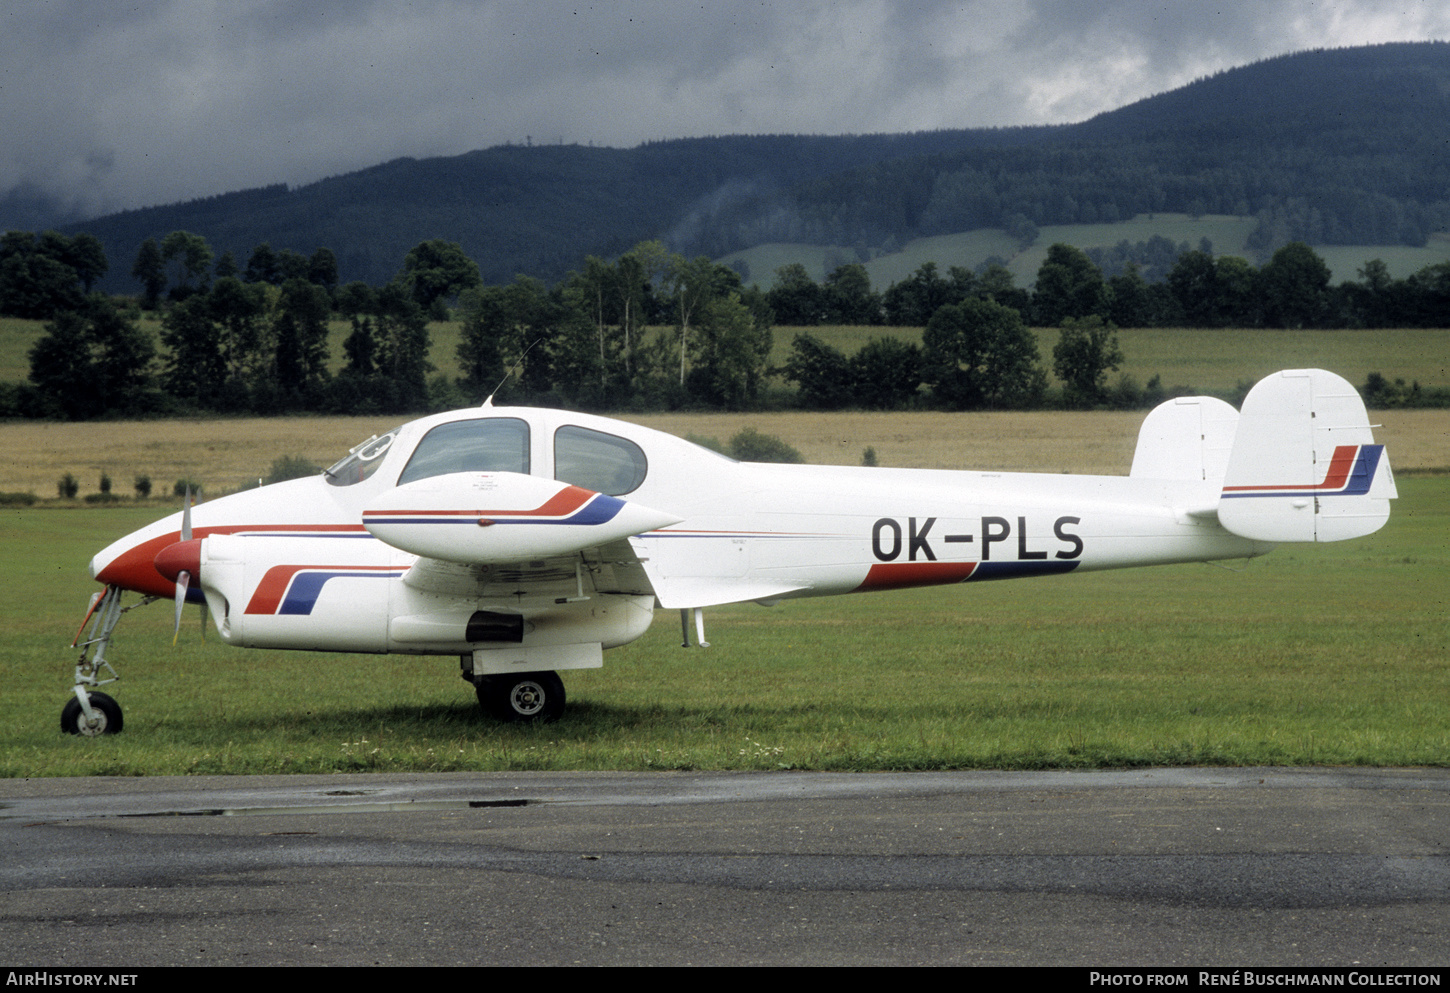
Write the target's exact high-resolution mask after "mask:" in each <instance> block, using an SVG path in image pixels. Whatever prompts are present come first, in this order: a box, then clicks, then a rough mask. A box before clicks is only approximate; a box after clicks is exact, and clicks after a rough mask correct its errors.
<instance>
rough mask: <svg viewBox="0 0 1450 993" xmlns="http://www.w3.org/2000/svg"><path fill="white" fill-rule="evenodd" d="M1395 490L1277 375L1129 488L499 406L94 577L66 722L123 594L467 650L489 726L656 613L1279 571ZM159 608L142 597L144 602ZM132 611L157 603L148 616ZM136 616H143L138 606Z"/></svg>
mask: <svg viewBox="0 0 1450 993" xmlns="http://www.w3.org/2000/svg"><path fill="white" fill-rule="evenodd" d="M1394 496H1396V492H1395V485H1394V480H1393V477H1392V475H1391V473H1390V467H1389V462H1388V460H1387V459H1386V458H1385V455H1384V449H1383V446H1381V445H1376V444H1374V438H1373V436H1372V435H1371V432H1370V424H1369V419H1368V417H1367V416H1366V414H1365V408H1364V404H1363V402H1362V401H1361V400H1360V398H1359V395H1358V394H1357V393H1356V392H1355V390H1354V388H1353V387H1352V386H1350V385H1349V383H1347V382H1345V381H1344V380H1343V379H1341V378H1340V377H1338V376H1336V375H1334V374H1332V373H1328V372H1323V371H1321V370H1317V369H1309V370H1291V371H1286V372H1279V373H1276V374H1274V375H1272V376H1269V377H1268V378H1267V379H1264V380H1263V381H1262V382H1260V383H1259V384H1258V385H1257V386H1255V387H1254V388H1253V390H1252V391H1251V392H1250V393H1249V395H1248V397H1247V398H1246V399H1245V401H1244V406H1243V411H1242V413H1240V412H1237V411H1235V410H1234V409H1233V407H1231V406H1229V405H1228V404H1226V403H1224V402H1223V401H1221V400H1216V399H1213V398H1211V397H1185V398H1180V399H1176V400H1170V401H1168V402H1166V403H1164V404H1162V405H1161V406H1159V407H1157V408H1156V409H1155V410H1153V411H1152V412H1151V413H1150V414H1149V415H1148V417H1147V420H1146V421H1145V422H1144V423H1143V427H1142V430H1141V432H1140V434H1139V436H1138V447H1137V452H1136V454H1135V455H1134V457H1133V465H1132V471H1131V472H1130V473H1129V475H1127V476H1068V475H1042V474H1026V473H1005V472H1001V473H999V472H963V471H943V470H922V469H877V468H858V467H832V466H807V465H765V464H756V463H739V462H734V461H732V460H730V459H727V458H725V457H723V456H720V455H717V454H715V453H713V452H710V451H707V450H705V449H703V448H700V447H698V446H696V445H694V444H691V443H690V442H687V441H683V440H681V439H679V438H675V437H672V436H670V435H666V434H662V433H660V432H658V431H653V430H650V429H648V428H643V427H638V426H636V425H633V424H628V423H624V422H622V421H616V420H610V419H607V418H603V417H592V416H588V415H585V414H574V413H569V412H567V411H561V410H544V409H534V408H525V407H517V408H502V407H493V406H491V404H490V403H487V402H486V403H485V404H484V405H483V407H481V408H476V409H471V410H461V411H454V412H452V413H446V414H437V415H434V416H431V417H424V418H421V419H420V420H416V421H412V422H411V423H408V424H405V425H403V426H402V427H399V428H397V429H395V430H392V431H389V432H387V433H386V434H384V435H381V436H374V437H372V438H369V439H368V440H367V441H365V442H363V443H362V444H360V445H358V446H357V447H356V448H354V449H353V450H352V451H351V452H349V453H348V455H347V456H346V457H345V458H343V459H342V460H341V461H339V462H338V463H337V464H336V465H334V466H332V468H330V469H328V470H326V471H325V472H324V473H323V474H322V475H321V476H318V477H314V478H311V479H300V480H293V481H291V482H286V483H278V484H275V485H272V486H264V487H260V488H258V489H255V490H249V491H246V492H242V493H237V494H235V495H232V496H228V497H223V498H221V499H218V500H213V501H211V502H209V503H204V504H201V505H198V506H197V507H196V508H195V509H194V510H192V509H190V508H188V510H186V511H183V512H181V513H177V514H173V515H171V516H170V517H168V518H166V519H165V520H162V521H158V522H157V523H155V524H153V525H151V526H150V527H146V528H142V529H141V530H139V531H137V532H135V533H134V534H131V535H128V536H126V537H125V538H122V539H121V540H120V541H117V542H116V543H114V544H112V545H111V546H110V547H108V548H106V549H105V550H104V551H102V552H101V553H100V554H98V555H97V556H96V557H95V558H94V559H93V560H92V561H91V574H92V575H93V576H94V577H95V578H96V579H97V580H99V581H100V582H101V583H104V584H105V590H104V592H102V593H97V594H96V595H95V596H94V597H93V598H92V603H91V610H90V613H89V614H88V615H87V620H86V621H85V622H83V623H82V625H81V628H82V631H86V625H87V624H89V625H90V628H89V632H88V633H87V634H86V635H85V637H84V640H82V638H80V637H78V638H77V644H78V645H83V647H82V650H81V657H80V661H79V663H78V664H77V666H76V684H75V698H74V699H73V700H70V701H69V703H68V704H67V706H66V708H65V711H64V714H63V716H62V722H61V723H62V727H63V728H64V729H65V730H66V731H69V732H72V733H76V734H87V735H92V734H101V733H109V732H116V731H119V730H121V711H120V708H119V707H117V705H116V703H115V701H114V700H113V699H111V698H110V697H109V696H107V695H106V694H104V693H99V692H96V691H95V688H96V687H97V686H100V685H103V684H106V683H110V682H112V681H114V679H115V671H114V669H112V668H111V666H110V665H109V664H108V663H107V661H106V658H105V650H106V646H107V645H108V643H109V641H110V638H111V635H112V632H113V631H114V629H115V626H116V623H117V621H118V620H119V619H120V617H121V614H122V612H123V608H122V606H121V596H122V593H123V591H128V590H129V591H134V592H136V593H140V594H142V595H143V596H144V597H145V598H146V599H147V600H151V599H158V598H168V599H170V598H174V599H175V602H176V612H177V623H178V624H179V623H180V614H181V607H182V602H183V600H184V599H185V600H193V601H200V600H204V601H205V603H206V605H207V607H208V608H209V610H210V613H211V616H212V618H213V619H214V622H215V625H216V629H217V631H218V632H219V633H220V634H221V638H222V640H223V641H225V642H227V643H228V644H231V645H241V646H245V647H249V648H287V649H307V650H314V651H331V652H375V653H383V652H406V653H412V654H418V655H452V656H456V657H459V658H460V659H461V661H462V669H463V678H464V679H466V680H468V681H469V682H471V683H473V684H474V686H475V687H476V688H477V691H478V699H479V702H480V704H481V705H482V706H483V708H484V709H485V710H486V711H488V712H489V713H492V714H494V715H496V716H498V717H500V718H503V719H506V720H512V721H537V720H551V719H553V718H556V717H558V716H559V714H560V713H561V712H562V710H563V708H564V687H563V683H562V682H561V681H560V679H559V676H558V675H557V671H558V670H563V669H582V668H591V667H596V666H600V665H602V664H603V650H604V649H606V648H613V647H615V646H618V645H624V644H628V643H629V642H631V641H633V640H635V639H636V638H638V637H640V636H641V635H642V634H644V632H645V630H646V629H647V628H648V627H649V624H650V620H651V618H652V617H653V616H654V611H655V608H656V606H659V607H663V608H666V609H670V610H679V611H680V619H681V626H682V628H683V629H684V637H685V641H686V643H687V644H688V642H689V619H690V615H691V612H693V616H694V621H695V628H696V640H697V642H698V643H699V644H701V645H704V644H706V642H705V637H704V625H703V620H702V616H701V608H704V607H710V606H714V605H717V604H726V603H741V602H745V601H755V602H757V603H762V604H767V605H769V604H774V603H776V602H777V601H779V600H786V599H791V598H795V597H815V596H829V595H832V594H837V593H859V592H865V591H869V590H891V589H901V588H904V587H910V586H929V585H945V584H950V583H962V582H978V581H980V580H987V579H1009V578H1018V577H1031V576H1046V575H1052V574H1056V573H1066V572H1088V571H1091V570H1095V569H1114V568H1120V567H1124V566H1138V565H1154V564H1159V563H1169V562H1195V561H1208V560H1212V559H1232V558H1243V557H1249V556H1255V555H1261V554H1263V553H1265V552H1267V551H1269V550H1270V549H1271V548H1272V547H1273V546H1274V545H1275V544H1276V543H1278V542H1286V541H1337V540H1340V539H1344V538H1354V537H1358V536H1361V535H1367V534H1370V533H1372V532H1374V531H1376V530H1378V529H1379V527H1380V526H1381V525H1382V524H1384V522H1385V521H1386V520H1387V519H1388V517H1389V500H1390V499H1391V498H1393V497H1394ZM143 602H146V601H145V600H143ZM136 606H139V604H136ZM127 609H129V608H127Z"/></svg>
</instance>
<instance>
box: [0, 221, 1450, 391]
mask: <svg viewBox="0 0 1450 993" xmlns="http://www.w3.org/2000/svg"><path fill="white" fill-rule="evenodd" d="M1163 254H1164V253H1163V248H1162V246H1161V245H1152V244H1149V245H1143V246H1137V247H1135V246H1128V245H1126V244H1124V245H1122V246H1119V247H1118V250H1116V252H1115V258H1116V261H1117V263H1118V271H1117V273H1116V274H1115V275H1113V276H1111V277H1108V278H1105V277H1104V275H1103V269H1102V268H1101V267H1100V266H1099V264H1098V263H1097V262H1095V261H1094V259H1093V257H1092V256H1090V255H1089V253H1087V252H1084V251H1082V250H1081V249H1078V248H1074V247H1072V246H1069V245H1062V244H1058V245H1053V246H1052V247H1051V248H1050V249H1049V250H1048V252H1047V256H1046V259H1045V261H1044V262H1043V264H1042V266H1041V267H1040V268H1039V270H1038V272H1037V278H1036V281H1035V285H1034V287H1033V288H1032V289H1031V290H1028V289H1026V288H1022V287H1018V286H1016V285H1014V280H1013V277H1012V274H1011V273H1010V272H1009V271H1008V270H1007V269H1006V267H1005V266H1004V265H1003V264H1002V263H1001V261H1000V260H996V261H992V262H989V263H988V264H986V265H984V266H982V267H980V268H979V269H977V270H969V269H965V268H962V267H957V266H953V267H950V268H948V269H947V271H946V272H945V274H943V273H942V272H940V271H939V270H938V267H937V266H936V265H935V263H925V264H923V265H922V266H920V267H919V268H918V269H917V270H916V271H915V272H913V273H911V274H910V275H909V276H907V277H906V278H905V279H902V280H900V281H899V282H896V283H893V284H892V285H890V286H889V287H887V288H886V289H885V291H883V292H878V291H876V290H875V289H874V288H873V287H872V285H871V280H870V277H869V275H868V273H867V271H866V269H865V267H864V266H862V265H860V264H859V263H848V264H845V265H841V266H838V267H837V268H836V269H834V270H833V271H832V272H831V273H830V274H828V275H827V276H826V277H825V279H824V280H823V281H822V282H820V283H817V282H815V281H814V280H813V279H812V278H811V276H810V275H809V273H808V272H807V271H806V270H805V268H804V267H803V266H800V265H788V266H784V267H782V268H781V269H779V270H778V271H777V273H776V278H775V282H774V284H773V286H772V287H771V288H770V289H769V290H768V291H761V290H759V289H757V288H755V287H753V286H747V285H745V284H744V283H743V282H742V280H741V277H740V275H739V274H738V273H737V272H736V271H734V270H733V269H731V268H728V267H726V266H723V265H721V264H719V263H716V262H713V261H711V260H710V259H709V258H708V257H705V256H699V257H697V258H694V259H688V258H686V257H684V256H682V255H679V254H677V253H674V252H671V251H669V250H668V249H666V248H665V247H664V246H663V245H662V244H661V243H659V242H642V243H640V244H638V245H636V246H635V247H634V248H632V249H630V250H629V251H627V252H624V253H623V254H621V255H620V256H618V257H617V258H615V259H613V260H606V259H601V258H598V257H596V256H590V257H588V258H586V259H585V262H584V265H583V266H582V267H580V268H579V269H577V270H576V271H573V272H571V273H570V274H569V275H568V276H567V278H565V279H563V280H562V281H560V282H559V283H557V284H556V285H554V286H552V287H550V286H548V285H547V284H545V283H544V282H543V281H542V280H539V279H537V278H534V277H530V276H522V275H521V276H518V277H516V278H515V279H514V280H513V281H512V282H510V283H507V284H503V285H493V286H485V285H483V281H482V279H481V278H480V275H479V271H478V266H477V265H476V264H475V263H474V262H473V261H472V260H471V259H470V258H468V256H467V255H466V254H465V253H464V252H463V250H462V249H461V248H460V247H459V246H458V245H457V244H455V243H451V242H447V241H443V240H431V241H425V242H420V243H419V244H418V245H416V246H414V248H413V249H411V250H410V251H409V252H408V253H407V255H406V257H405V258H404V260H403V265H402V268H401V269H400V270H399V271H398V272H397V274H396V275H395V276H394V277H393V278H392V279H391V280H390V281H389V282H387V283H386V284H385V285H383V286H381V287H373V286H369V285H368V284H366V283H362V282H360V281H354V282H351V283H347V284H343V285H339V284H338V280H337V262H336V255H335V253H334V252H332V251H331V250H330V249H327V248H319V249H317V250H316V251H315V252H314V253H313V254H312V255H310V256H305V255H302V254H301V253H298V252H295V251H292V250H288V249H284V250H281V251H274V250H273V249H272V248H271V247H270V245H268V244H265V243H264V244H260V245H257V246H256V247H255V248H254V249H253V250H252V252H251V253H250V254H249V256H248V258H247V259H246V262H245V264H241V263H239V262H238V260H236V259H235V258H233V257H232V256H231V254H230V253H223V254H222V256H220V257H216V256H215V255H214V254H213V252H212V250H211V248H210V246H209V245H208V244H207V242H206V240H205V239H204V238H202V237H200V236H198V235H195V234H191V233H189V232H184V231H176V232H172V233H171V234H169V235H167V236H166V237H165V238H163V239H161V240H160V241H159V242H158V241H151V240H148V241H147V242H145V243H143V244H142V246H141V248H140V250H139V251H138V253H137V256H136V259H135V260H134V262H133V265H132V268H131V275H132V277H133V279H135V280H136V283H137V285H138V287H139V288H140V292H139V294H138V295H137V296H136V297H135V298H131V299H127V300H121V301H118V300H117V299H114V298H111V297H108V296H105V295H102V294H98V293H95V292H88V290H89V287H90V285H91V283H92V282H93V281H94V280H95V278H97V275H98V274H99V273H102V272H104V271H105V270H106V268H107V262H106V259H105V256H104V252H102V251H100V250H99V244H98V243H95V240H94V239H88V238H87V237H86V236H84V235H77V236H75V237H74V238H67V237H66V236H64V235H59V234H56V233H55V232H45V233H44V234H41V235H39V236H36V235H31V234H28V233H24V232H10V233H7V234H6V235H5V236H4V239H3V240H0V313H3V314H7V315H11V316H21V317H30V318H40V319H46V320H47V324H46V325H45V333H44V334H43V335H42V337H41V338H40V339H39V340H38V341H37V342H36V344H35V346H34V348H33V349H32V350H31V353H30V379H29V382H28V383H25V384H19V385H15V386H10V387H7V388H6V390H5V392H4V393H0V413H3V414H4V415H6V416H24V417H62V418H69V419H86V418H93V417H101V416H117V415H128V416H136V415H159V414H176V413H190V412H218V413H260V414H278V413H289V412H302V411H315V412H324V413H347V414H357V413H409V412H418V411H424V410H438V409H447V408H449V407H455V406H462V405H465V404H468V403H476V402H478V401H480V400H481V399H483V398H484V397H486V396H490V395H494V394H497V395H498V397H499V401H500V402H512V403H531V404H550V405H564V406H573V407H579V408H584V409H591V410H615V411H618V410H658V409H686V408H697V409H728V410H742V409H751V408H755V407H758V406H760V405H761V404H762V403H764V402H766V400H767V396H766V393H767V386H768V382H769V380H770V378H771V377H772V376H777V375H778V376H779V377H780V378H782V379H783V380H784V381H786V382H788V383H792V384H794V385H795V387H796V392H795V394H794V396H793V397H787V396H784V395H777V396H775V397H772V398H770V402H771V403H775V404H782V403H795V404H798V405H800V406H804V407H808V408H814V409H835V408H841V407H860V408H867V409H902V408H908V407H916V406H923V405H931V406H936V407H940V408H944V409H953V410H967V409H981V408H1026V407H1035V406H1041V405H1043V404H1044V403H1046V402H1048V393H1047V387H1048V378H1047V372H1046V370H1047V366H1045V365H1044V362H1043V360H1042V357H1041V355H1040V354H1039V352H1038V348H1037V343H1036V338H1035V336H1034V335H1033V334H1032V333H1031V332H1030V331H1029V330H1028V328H1029V325H1035V326H1038V327H1049V328H1056V329H1058V334H1059V340H1058V343H1057V345H1056V346H1055V348H1054V349H1053V354H1052V357H1051V368H1052V371H1053V372H1054V373H1055V375H1056V376H1057V378H1058V379H1059V380H1060V381H1061V382H1062V383H1063V384H1064V385H1063V391H1062V394H1061V397H1060V399H1059V398H1057V397H1054V398H1053V399H1052V402H1054V403H1059V402H1060V403H1063V404H1065V405H1067V406H1073V407H1093V406H1137V405H1141V404H1146V403H1151V402H1154V401H1156V400H1157V399H1161V396H1162V394H1163V390H1162V386H1161V384H1160V383H1158V382H1156V380H1154V381H1150V382H1149V383H1148V384H1147V385H1146V386H1143V387H1139V386H1137V385H1136V384H1133V383H1131V382H1130V381H1127V380H1124V379H1120V380H1119V382H1118V384H1117V385H1115V386H1113V387H1111V388H1110V386H1109V384H1108V380H1107V375H1108V373H1109V372H1111V371H1114V370H1116V369H1117V368H1118V366H1119V365H1120V364H1121V362H1122V354H1121V351H1120V349H1119V346H1118V343H1117V338H1116V335H1115V334H1114V332H1115V330H1116V329H1117V328H1119V327H1153V326H1165V327H1172V326H1185V325H1189V326H1207V327H1214V326H1224V327H1228V326H1233V327H1261V328H1286V327H1390V326H1445V325H1446V324H1447V323H1450V262H1446V263H1441V264H1439V265H1435V266H1430V267H1427V268H1425V269H1423V270H1421V271H1420V272H1418V273H1416V274H1415V275H1413V276H1410V277H1408V278H1407V279H1400V280H1397V279H1394V278H1392V277H1391V276H1390V275H1389V272H1388V269H1387V267H1386V266H1385V265H1384V263H1383V262H1382V261H1380V260H1377V259H1376V260H1372V261H1370V262H1367V263H1366V264H1365V266H1364V268H1362V269H1361V270H1360V271H1359V276H1360V279H1359V280H1358V281H1352V282H1348V283H1344V284H1341V285H1339V286H1330V285H1329V275H1330V274H1329V269H1328V266H1327V265H1325V263H1324V262H1323V260H1322V259H1321V258H1320V257H1319V256H1318V255H1317V253H1315V252H1314V251H1313V249H1311V248H1309V247H1308V246H1307V245H1303V244H1301V243H1291V244H1289V245H1286V246H1284V247H1282V248H1281V249H1279V250H1278V251H1277V252H1275V253H1274V255H1273V257H1272V258H1271V259H1270V261H1269V262H1268V263H1266V264H1265V265H1264V266H1263V267H1262V268H1256V267H1254V266H1253V265H1252V264H1250V263H1249V262H1247V261H1246V260H1244V259H1241V258H1238V257H1236V256H1215V255H1214V254H1213V252H1212V246H1211V245H1209V244H1207V243H1203V244H1201V245H1200V247H1199V248H1197V249H1190V248H1189V247H1188V246H1187V245H1186V244H1184V245H1182V246H1179V248H1178V253H1177V256H1176V258H1175V259H1174V260H1173V262H1172V264H1171V265H1167V266H1166V271H1165V269H1164V266H1165V265H1166V263H1165V262H1163V261H1162V257H1163ZM1150 256H1151V257H1156V258H1159V260H1160V261H1159V263H1158V266H1159V268H1158V270H1157V272H1159V273H1161V274H1162V278H1161V279H1160V280H1158V281H1156V282H1150V281H1149V280H1148V279H1146V278H1145V276H1144V273H1143V271H1142V270H1141V269H1140V268H1139V266H1138V264H1137V262H1135V261H1134V259H1135V258H1147V257H1150ZM142 310H151V311H154V312H156V313H157V314H158V315H159V334H157V335H156V336H154V337H153V335H152V334H151V333H150V332H149V330H147V329H146V327H145V326H144V325H143V324H142V323H141V322H140V321H139V317H140V312H141V311H142ZM453 317H456V319H457V320H458V321H459V322H460V342H459V345H458V347H457V355H456V358H457V361H458V369H459V372H460V375H458V376H454V377H450V376H449V375H447V374H445V373H443V372H441V371H440V370H438V369H436V368H434V367H433V366H432V365H431V364H430V363H429V361H428V352H429V347H430V345H431V337H430V333H429V322H430V321H433V320H447V319H450V318H453ZM339 320H340V321H345V322H347V323H348V324H349V325H350V328H349V333H348V334H347V335H346V337H345V339H344V340H343V342H342V355H341V356H340V358H341V360H342V362H341V367H340V368H338V369H337V371H336V372H334V371H332V370H333V368H334V365H335V363H334V361H333V359H334V356H332V355H331V354H330V353H329V346H328V336H329V330H330V323H331V322H333V321H339ZM823 323H824V324H849V325H880V326H886V325H894V326H906V327H923V328H924V329H925V330H924V332H923V335H922V343H921V344H920V345H916V344H914V343H910V342H907V341H903V340H902V339H900V338H897V337H892V336H882V337H880V338H875V339H872V340H871V341H870V342H868V344H867V345H866V346H865V347H863V348H862V349H860V350H859V351H858V352H857V353H856V354H855V355H852V356H846V355H845V354H843V353H842V352H840V351H839V350H838V349H835V348H833V347H831V346H830V345H828V344H826V343H824V342H822V341H821V340H820V339H818V338H816V337H814V336H813V335H812V334H811V333H810V332H809V330H808V329H809V328H810V327H812V326H815V325H820V324H823ZM778 325H787V326H793V327H797V328H800V329H802V331H801V333H798V334H797V335H796V336H795V337H794V340H793V343H792V348H791V352H790V356H789V358H788V360H787V361H786V362H785V364H784V365H783V366H782V367H780V368H772V367H771V366H770V356H771V351H772V345H773V328H775V327H776V326H778ZM1369 385H1371V386H1373V385H1374V384H1369ZM1401 385H1402V384H1401ZM1381 386H1382V387H1383V389H1381V390H1380V393H1379V396H1380V398H1381V399H1388V400H1394V398H1395V396H1396V394H1395V390H1396V388H1397V387H1396V386H1395V385H1394V384H1389V383H1382V384H1381ZM1372 392H1374V391H1373V390H1372ZM1402 392H1403V391H1402ZM1400 399H1401V400H1402V401H1404V402H1425V401H1426V399H1427V398H1425V397H1422V396H1419V395H1418V394H1416V395H1415V396H1411V397H1409V398H1408V399H1406V398H1405V397H1401V398H1400Z"/></svg>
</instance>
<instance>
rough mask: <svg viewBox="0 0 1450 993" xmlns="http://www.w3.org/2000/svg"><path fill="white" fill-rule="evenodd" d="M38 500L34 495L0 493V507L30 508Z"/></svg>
mask: <svg viewBox="0 0 1450 993" xmlns="http://www.w3.org/2000/svg"><path fill="white" fill-rule="evenodd" d="M38 499H40V498H39V497H37V496H36V495H35V494H34V493H0V507H30V506H33V505H34V504H35V501H36V500H38Z"/></svg>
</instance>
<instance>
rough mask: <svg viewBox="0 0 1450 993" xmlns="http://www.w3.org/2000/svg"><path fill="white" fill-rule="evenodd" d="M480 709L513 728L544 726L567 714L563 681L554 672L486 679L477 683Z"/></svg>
mask: <svg viewBox="0 0 1450 993" xmlns="http://www.w3.org/2000/svg"><path fill="white" fill-rule="evenodd" d="M476 685H477V687H478V705H479V706H480V707H482V708H483V709H484V712H485V713H487V714H489V715H491V716H493V717H496V718H498V719H499V720H501V721H508V722H509V723H512V724H542V723H545V722H547V721H554V720H558V719H559V717H560V715H562V714H563V713H564V681H563V680H562V679H560V678H559V674H558V673H555V672H520V673H516V674H509V675H502V676H484V677H483V678H481V679H479V680H478V682H477V684H476Z"/></svg>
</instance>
